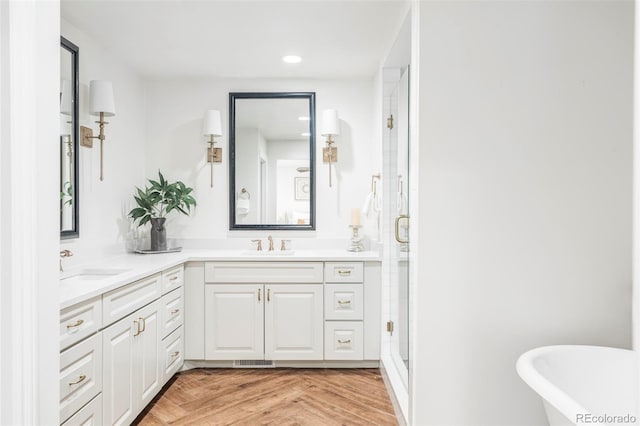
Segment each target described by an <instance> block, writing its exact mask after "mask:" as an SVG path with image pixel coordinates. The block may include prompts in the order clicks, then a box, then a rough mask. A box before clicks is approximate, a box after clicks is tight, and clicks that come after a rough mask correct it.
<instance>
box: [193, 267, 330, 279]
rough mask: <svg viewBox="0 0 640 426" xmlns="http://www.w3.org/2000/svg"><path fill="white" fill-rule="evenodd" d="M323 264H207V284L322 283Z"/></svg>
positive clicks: (205, 275) (205, 276)
mask: <svg viewBox="0 0 640 426" xmlns="http://www.w3.org/2000/svg"><path fill="white" fill-rule="evenodd" d="M322 278H323V276H322V263H321V262H207V263H205V265H204V281H205V282H206V283H226V284H228V283H261V284H262V283H298V284H300V283H321V282H322Z"/></svg>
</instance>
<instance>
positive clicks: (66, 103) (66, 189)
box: [59, 37, 80, 239]
mask: <svg viewBox="0 0 640 426" xmlns="http://www.w3.org/2000/svg"><path fill="white" fill-rule="evenodd" d="M78 89H79V80H78V46H76V45H75V44H73V43H72V42H70V41H69V40H67V39H65V38H64V37H60V114H59V115H60V238H61V239H67V238H78V236H79V235H80V229H79V228H80V227H79V222H80V220H79V218H80V216H79V202H78V201H79V200H78V187H79V177H78V128H79V126H78V116H79V109H78Z"/></svg>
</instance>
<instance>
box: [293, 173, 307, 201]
mask: <svg viewBox="0 0 640 426" xmlns="http://www.w3.org/2000/svg"><path fill="white" fill-rule="evenodd" d="M294 183H295V186H296V187H295V199H296V200H308V199H309V195H310V190H311V188H310V187H309V178H308V177H296V178H294Z"/></svg>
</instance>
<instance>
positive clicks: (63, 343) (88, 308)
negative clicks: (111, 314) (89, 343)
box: [60, 296, 102, 350]
mask: <svg viewBox="0 0 640 426" xmlns="http://www.w3.org/2000/svg"><path fill="white" fill-rule="evenodd" d="M101 326H102V299H101V298H100V296H96V297H94V298H93V299H89V300H87V301H84V302H82V303H78V304H77V305H73V306H70V307H68V308H66V309H63V310H62V311H60V350H63V349H66V348H68V347H69V346H71V345H73V344H74V343H76V342H79V341H80V340H82V339H84V338H85V337H87V336H90V335H92V334H93V333H95V332H96V331H98V330H99V329H100V327H101Z"/></svg>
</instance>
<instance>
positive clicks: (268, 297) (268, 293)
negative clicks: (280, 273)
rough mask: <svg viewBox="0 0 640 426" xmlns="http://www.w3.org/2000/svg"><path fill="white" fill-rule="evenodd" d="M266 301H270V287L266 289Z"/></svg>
mask: <svg viewBox="0 0 640 426" xmlns="http://www.w3.org/2000/svg"><path fill="white" fill-rule="evenodd" d="M267 302H271V289H270V288H268V289H267Z"/></svg>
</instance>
